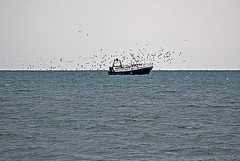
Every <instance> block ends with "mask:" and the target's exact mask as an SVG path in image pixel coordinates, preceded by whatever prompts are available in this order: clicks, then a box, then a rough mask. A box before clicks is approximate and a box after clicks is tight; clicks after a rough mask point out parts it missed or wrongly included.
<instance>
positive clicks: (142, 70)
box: [108, 67, 152, 75]
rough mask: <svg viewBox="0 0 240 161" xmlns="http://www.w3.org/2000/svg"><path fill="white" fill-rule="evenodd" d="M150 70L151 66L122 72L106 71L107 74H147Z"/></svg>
mask: <svg viewBox="0 0 240 161" xmlns="http://www.w3.org/2000/svg"><path fill="white" fill-rule="evenodd" d="M151 70H152V67H150V68H143V69H139V70H132V71H124V72H114V71H112V72H111V71H108V75H143V74H149V73H150V71H151Z"/></svg>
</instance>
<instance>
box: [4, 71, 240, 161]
mask: <svg viewBox="0 0 240 161" xmlns="http://www.w3.org/2000/svg"><path fill="white" fill-rule="evenodd" d="M0 120H1V121H0V160H240V71H152V72H151V73H150V75H142V76H109V75H107V72H106V71H45V72H41V71H0Z"/></svg>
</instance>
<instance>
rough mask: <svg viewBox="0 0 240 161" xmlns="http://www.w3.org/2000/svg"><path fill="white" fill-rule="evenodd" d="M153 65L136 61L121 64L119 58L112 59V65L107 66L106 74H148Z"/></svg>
mask: <svg viewBox="0 0 240 161" xmlns="http://www.w3.org/2000/svg"><path fill="white" fill-rule="evenodd" d="M152 68H153V65H152V64H151V63H144V64H141V63H137V64H131V65H122V62H121V60H119V59H114V61H113V65H112V66H111V67H109V71H108V75H142V74H149V73H150V71H151V70H152Z"/></svg>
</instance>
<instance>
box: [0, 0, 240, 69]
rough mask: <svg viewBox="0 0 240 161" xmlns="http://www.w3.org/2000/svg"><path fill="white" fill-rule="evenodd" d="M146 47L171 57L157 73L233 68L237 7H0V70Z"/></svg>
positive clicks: (227, 1)
mask: <svg viewBox="0 0 240 161" xmlns="http://www.w3.org/2000/svg"><path fill="white" fill-rule="evenodd" d="M79 31H81V32H79ZM87 34H88V35H89V36H87ZM136 44H138V45H137V46H136ZM146 44H148V46H147V48H148V50H149V51H153V52H154V51H156V50H158V49H159V47H162V48H164V49H165V50H166V51H168V50H170V51H174V52H175V53H176V55H173V57H174V60H173V62H172V64H171V65H169V64H164V63H162V64H160V65H161V67H162V69H240V0H0V69H17V68H20V69H21V64H25V65H26V64H32V65H34V64H36V62H37V61H43V60H44V61H46V62H47V61H49V60H53V59H54V58H56V59H57V60H59V58H64V60H73V61H75V62H77V61H79V62H80V63H83V62H82V61H86V60H84V59H81V60H80V59H79V60H78V58H79V57H80V56H81V57H82V58H83V57H89V56H92V55H94V54H95V55H99V56H102V55H105V54H106V55H108V56H110V55H111V54H113V53H114V52H115V51H127V50H128V49H129V48H138V47H139V48H143V47H144V46H145V45H146ZM101 49H102V51H100V50H101ZM179 52H182V55H181V56H179V55H178V53H179ZM156 69H157V67H156Z"/></svg>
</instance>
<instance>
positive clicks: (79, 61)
mask: <svg viewBox="0 0 240 161" xmlns="http://www.w3.org/2000/svg"><path fill="white" fill-rule="evenodd" d="M79 33H82V31H79ZM86 36H89V34H87V33H86ZM185 41H186V40H185ZM139 46H141V47H140V48H139ZM173 55H174V56H176V55H177V56H181V55H182V52H178V53H176V52H174V51H165V50H164V48H162V47H160V48H159V49H158V50H157V51H155V52H152V51H149V49H148V44H144V45H138V44H135V45H134V46H133V48H130V49H127V50H124V51H115V52H113V53H111V54H109V53H105V52H104V49H99V52H98V53H96V54H93V55H92V56H89V57H82V56H79V57H78V58H74V59H70V60H69V59H66V58H64V57H60V58H53V59H51V60H44V59H43V58H39V59H38V60H37V61H36V62H35V63H34V64H25V63H23V62H21V64H20V65H19V64H18V68H20V69H22V70H69V69H71V70H108V68H109V66H111V65H112V63H113V61H114V59H116V58H118V59H119V60H121V61H122V64H139V63H152V64H153V66H158V67H159V69H160V68H161V66H160V65H161V63H168V64H169V65H171V63H172V61H173V59H174V58H173ZM183 62H185V60H183ZM4 65H5V62H2V66H4ZM11 66H14V64H11Z"/></svg>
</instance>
